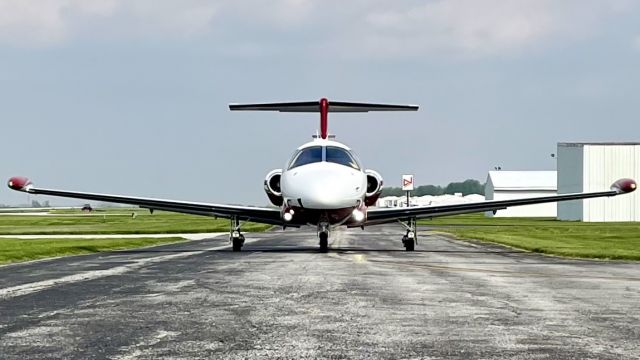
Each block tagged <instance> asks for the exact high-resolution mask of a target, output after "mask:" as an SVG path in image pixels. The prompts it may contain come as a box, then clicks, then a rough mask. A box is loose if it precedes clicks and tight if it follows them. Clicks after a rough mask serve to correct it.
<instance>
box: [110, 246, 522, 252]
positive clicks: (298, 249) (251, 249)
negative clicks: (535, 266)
mask: <svg viewBox="0 0 640 360" xmlns="http://www.w3.org/2000/svg"><path fill="white" fill-rule="evenodd" d="M197 251H202V252H206V253H207V252H208V253H235V252H234V251H232V250H231V248H228V249H220V250H207V249H139V250H119V251H113V252H111V253H112V254H154V253H168V254H171V253H189V252H197ZM243 253H300V254H327V253H417V254H428V253H444V254H523V253H525V252H523V251H518V250H506V251H504V250H502V251H501V250H429V249H424V250H420V249H416V250H414V251H412V252H408V251H405V250H404V249H369V248H360V247H339V248H329V250H328V251H326V252H322V251H320V250H319V249H318V247H315V246H314V247H301V246H296V247H292V246H286V247H249V248H245V249H242V251H241V252H238V253H237V254H243Z"/></svg>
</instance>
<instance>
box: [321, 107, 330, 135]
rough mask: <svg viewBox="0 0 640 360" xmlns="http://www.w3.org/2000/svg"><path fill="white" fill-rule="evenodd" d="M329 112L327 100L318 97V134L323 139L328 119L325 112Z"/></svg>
mask: <svg viewBox="0 0 640 360" xmlns="http://www.w3.org/2000/svg"><path fill="white" fill-rule="evenodd" d="M328 113H329V101H328V100H327V99H325V98H322V99H320V135H321V136H322V138H323V139H326V138H327V137H328V136H329V134H328V132H329V131H328V127H329V126H328V124H327V122H328V120H327V114H328Z"/></svg>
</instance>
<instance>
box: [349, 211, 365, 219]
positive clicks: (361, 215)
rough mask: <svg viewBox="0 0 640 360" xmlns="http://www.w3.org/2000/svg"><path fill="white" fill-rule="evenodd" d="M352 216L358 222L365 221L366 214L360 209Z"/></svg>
mask: <svg viewBox="0 0 640 360" xmlns="http://www.w3.org/2000/svg"><path fill="white" fill-rule="evenodd" d="M351 216H353V220H355V221H357V222H360V221H362V220H364V213H363V212H362V211H360V210H358V209H355V210H353V213H351Z"/></svg>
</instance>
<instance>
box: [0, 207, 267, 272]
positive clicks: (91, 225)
mask: <svg viewBox="0 0 640 360" xmlns="http://www.w3.org/2000/svg"><path fill="white" fill-rule="evenodd" d="M51 214H53V215H33V216H32V215H2V216H0V235H42V236H43V238H42V239H15V238H0V263H9V262H18V261H27V260H34V259H41V258H46V257H54V256H63V255H78V254H89V253H95V252H101V251H111V250H119V249H131V248H138V247H144V246H151V245H159V244H166V243H172V242H177V241H183V239H182V238H180V237H171V238H145V237H144V234H178V233H196V232H227V231H229V220H226V219H214V218H211V217H206V216H195V215H184V214H175V213H169V212H162V211H157V212H154V213H153V215H152V214H150V213H149V211H146V210H140V209H126V208H113V209H97V210H95V211H94V212H93V213H90V214H85V213H82V212H81V211H80V210H77V209H75V210H53V211H52V212H51ZM132 214H135V217H134V216H132ZM269 228H271V226H270V225H263V224H256V223H246V224H244V225H243V227H242V230H243V231H245V232H252V231H265V230H267V229H269ZM71 234H95V235H99V234H141V235H140V238H122V239H47V238H46V235H71Z"/></svg>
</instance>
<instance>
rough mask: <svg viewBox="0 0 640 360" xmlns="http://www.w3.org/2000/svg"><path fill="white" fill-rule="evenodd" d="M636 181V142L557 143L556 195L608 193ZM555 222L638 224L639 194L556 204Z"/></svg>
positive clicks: (639, 153)
mask: <svg viewBox="0 0 640 360" xmlns="http://www.w3.org/2000/svg"><path fill="white" fill-rule="evenodd" d="M620 178H632V179H635V180H640V143H598V142H579V143H558V193H560V194H566V193H574V192H590V191H603V190H608V189H609V187H610V186H611V184H612V183H613V182H614V181H616V180H618V179H620ZM558 219H559V220H580V221H594V222H595V221H640V194H638V192H637V191H636V192H634V193H631V194H627V195H623V196H616V197H615V198H597V199H588V200H575V201H565V202H560V203H558Z"/></svg>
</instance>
